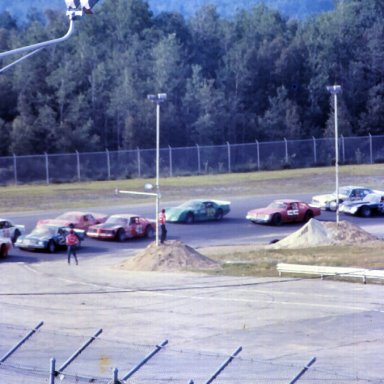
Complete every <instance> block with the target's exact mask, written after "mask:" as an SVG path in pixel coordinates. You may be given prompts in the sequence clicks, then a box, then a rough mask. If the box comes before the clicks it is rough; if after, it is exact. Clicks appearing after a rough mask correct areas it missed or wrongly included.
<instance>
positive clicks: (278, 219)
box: [272, 213, 282, 226]
mask: <svg viewBox="0 0 384 384" xmlns="http://www.w3.org/2000/svg"><path fill="white" fill-rule="evenodd" d="M281 223H282V218H281V215H280V213H275V214H274V215H273V216H272V224H273V225H275V226H279V225H281Z"/></svg>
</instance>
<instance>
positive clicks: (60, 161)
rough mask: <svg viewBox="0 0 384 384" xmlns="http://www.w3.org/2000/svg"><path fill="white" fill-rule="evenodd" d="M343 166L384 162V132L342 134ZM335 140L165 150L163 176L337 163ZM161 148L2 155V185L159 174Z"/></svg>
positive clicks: (341, 159) (282, 141)
mask: <svg viewBox="0 0 384 384" xmlns="http://www.w3.org/2000/svg"><path fill="white" fill-rule="evenodd" d="M338 142H339V151H340V163H341V164H373V163H381V162H384V135H382V136H372V135H368V136H359V137H344V136H341V137H340V140H339V141H338ZM334 154H335V140H334V139H333V138H315V137H313V138H312V139H305V140H286V139H283V140H281V141H265V142H262V141H255V142H254V143H244V144H230V143H226V144H224V145H215V146H213V145H212V146H201V145H195V146H191V147H170V146H168V147H167V148H160V175H161V177H172V176H189V175H202V174H217V173H229V172H249V171H261V170H276V169H284V168H306V167H313V166H329V165H333V164H334ZM155 162H156V149H140V148H137V149H133V150H120V151H109V150H105V151H103V152H87V153H80V152H75V153H61V154H47V153H44V154H41V155H23V156H17V155H13V156H7V157H0V181H1V184H2V185H7V184H27V183H46V184H50V183H58V182H76V181H89V180H117V179H127V178H148V177H154V176H155V169H156V167H155V165H156V164H155Z"/></svg>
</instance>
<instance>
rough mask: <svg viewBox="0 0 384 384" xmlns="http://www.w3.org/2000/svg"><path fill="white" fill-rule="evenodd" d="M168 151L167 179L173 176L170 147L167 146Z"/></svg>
mask: <svg viewBox="0 0 384 384" xmlns="http://www.w3.org/2000/svg"><path fill="white" fill-rule="evenodd" d="M168 149H169V177H172V176H173V169H172V163H173V162H172V147H171V146H170V145H168Z"/></svg>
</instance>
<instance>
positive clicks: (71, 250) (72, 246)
mask: <svg viewBox="0 0 384 384" xmlns="http://www.w3.org/2000/svg"><path fill="white" fill-rule="evenodd" d="M65 243H66V244H67V256H68V264H71V255H73V258H74V259H75V262H76V265H78V264H79V262H78V261H77V255H76V248H77V246H78V244H79V238H78V237H77V236H76V233H75V231H74V230H73V229H72V228H71V229H70V230H69V233H68V235H67V236H66V238H65Z"/></svg>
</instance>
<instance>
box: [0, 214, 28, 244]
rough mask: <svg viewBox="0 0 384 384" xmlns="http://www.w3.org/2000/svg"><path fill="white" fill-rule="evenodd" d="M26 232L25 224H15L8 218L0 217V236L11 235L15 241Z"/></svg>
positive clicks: (13, 241)
mask: <svg viewBox="0 0 384 384" xmlns="http://www.w3.org/2000/svg"><path fill="white" fill-rule="evenodd" d="M24 233H25V226H24V225H20V224H14V223H12V221H10V220H8V219H0V237H9V238H10V239H11V240H12V243H15V242H16V240H17V238H18V237H19V236H20V235H23V234H24Z"/></svg>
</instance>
